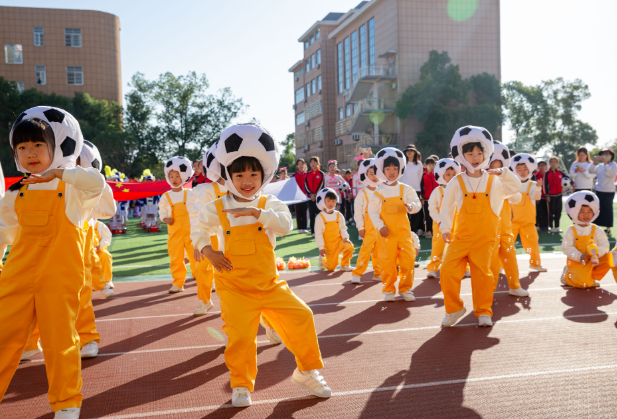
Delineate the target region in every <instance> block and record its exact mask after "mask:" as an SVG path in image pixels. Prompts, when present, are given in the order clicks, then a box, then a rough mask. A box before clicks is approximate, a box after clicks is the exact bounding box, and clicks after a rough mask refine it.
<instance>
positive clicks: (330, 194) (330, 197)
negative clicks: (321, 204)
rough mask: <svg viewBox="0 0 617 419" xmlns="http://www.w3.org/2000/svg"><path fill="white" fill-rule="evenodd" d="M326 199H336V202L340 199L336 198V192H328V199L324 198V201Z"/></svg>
mask: <svg viewBox="0 0 617 419" xmlns="http://www.w3.org/2000/svg"><path fill="white" fill-rule="evenodd" d="M325 199H334V200H335V201H337V200H338V197H337V196H336V194H335V193H334V192H332V191H328V192H326V197H325V198H324V200H325Z"/></svg>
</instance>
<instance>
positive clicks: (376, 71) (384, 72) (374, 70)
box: [345, 65, 397, 101]
mask: <svg viewBox="0 0 617 419" xmlns="http://www.w3.org/2000/svg"><path fill="white" fill-rule="evenodd" d="M396 74H397V71H396V66H390V65H368V66H364V67H360V69H359V70H358V72H357V73H355V74H352V76H351V87H350V88H349V89H347V90H345V100H346V101H347V100H349V98H350V97H351V93H352V92H353V90H354V88H355V87H356V84H358V81H360V80H361V79H363V78H364V77H369V76H396Z"/></svg>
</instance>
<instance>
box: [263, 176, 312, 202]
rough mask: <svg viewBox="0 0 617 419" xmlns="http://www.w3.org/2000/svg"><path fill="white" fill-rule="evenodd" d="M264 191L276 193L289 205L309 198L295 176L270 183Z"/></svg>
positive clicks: (265, 192) (275, 194)
mask: <svg viewBox="0 0 617 419" xmlns="http://www.w3.org/2000/svg"><path fill="white" fill-rule="evenodd" d="M263 193H264V194H270V195H274V196H276V197H277V198H278V199H280V200H281V201H283V202H284V203H286V204H287V205H293V204H299V203H300V202H304V201H307V200H308V197H307V196H306V195H304V192H302V190H301V189H300V187H299V186H298V182H296V179H294V178H290V179H285V180H279V181H278V182H273V183H269V184H268V186H266V188H265V189H264V192H263Z"/></svg>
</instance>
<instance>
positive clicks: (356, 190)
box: [353, 173, 366, 198]
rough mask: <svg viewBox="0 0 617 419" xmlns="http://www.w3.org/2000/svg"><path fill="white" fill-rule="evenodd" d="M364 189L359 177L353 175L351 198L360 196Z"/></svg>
mask: <svg viewBox="0 0 617 419" xmlns="http://www.w3.org/2000/svg"><path fill="white" fill-rule="evenodd" d="M364 188H366V185H365V184H364V183H362V182H360V175H358V174H357V173H355V174H354V175H353V197H354V198H355V197H356V196H358V195H360V193H361V191H362V189H364Z"/></svg>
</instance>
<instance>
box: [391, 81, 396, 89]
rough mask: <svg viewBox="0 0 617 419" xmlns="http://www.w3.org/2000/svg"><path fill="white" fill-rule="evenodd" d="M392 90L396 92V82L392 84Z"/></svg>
mask: <svg viewBox="0 0 617 419" xmlns="http://www.w3.org/2000/svg"><path fill="white" fill-rule="evenodd" d="M392 90H396V82H394V83H392Z"/></svg>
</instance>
